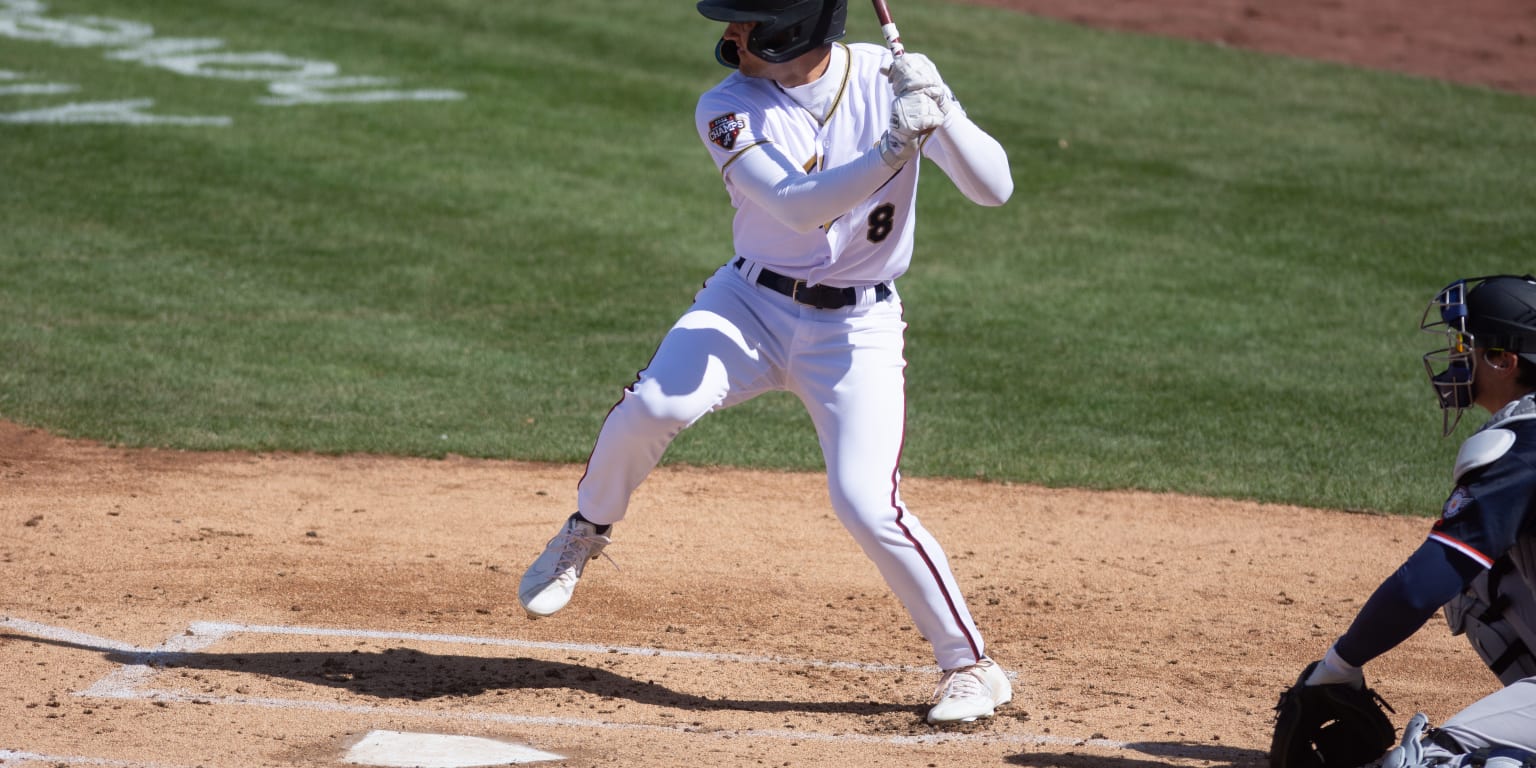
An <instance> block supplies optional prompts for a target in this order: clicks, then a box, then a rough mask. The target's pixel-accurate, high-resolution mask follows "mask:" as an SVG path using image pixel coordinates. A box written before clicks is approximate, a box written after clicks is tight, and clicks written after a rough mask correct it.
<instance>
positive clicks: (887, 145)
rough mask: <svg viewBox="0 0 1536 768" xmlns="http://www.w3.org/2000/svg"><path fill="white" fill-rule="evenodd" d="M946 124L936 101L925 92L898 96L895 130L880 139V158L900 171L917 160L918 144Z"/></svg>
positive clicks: (893, 112) (893, 106)
mask: <svg viewBox="0 0 1536 768" xmlns="http://www.w3.org/2000/svg"><path fill="white" fill-rule="evenodd" d="M943 124H944V111H943V110H941V109H939V105H938V104H937V103H936V102H934V100H933V97H931V96H929V95H928V94H926V93H923V92H921V91H918V92H914V93H909V94H907V95H905V96H898V97H897V98H896V100H895V101H893V102H891V127H890V128H888V129H887V130H886V132H885V135H884V136H881V137H880V157H881V158H882V159H884V160H885V164H886V165H889V166H890V167H891V168H893V169H900V168H901V167H902V166H904V165H906V164H907V163H908V162H910V161H911V160H912V158H914V157H917V150H918V140H919V139H920V138H921V137H923V136H924V135H926V134H929V133H932V132H933V130H934V129H935V128H938V127H939V126H941V125H943Z"/></svg>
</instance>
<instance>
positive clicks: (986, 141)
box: [923, 104, 1013, 206]
mask: <svg viewBox="0 0 1536 768" xmlns="http://www.w3.org/2000/svg"><path fill="white" fill-rule="evenodd" d="M923 152H924V154H926V155H928V157H929V158H931V159H932V160H933V162H934V163H936V164H938V166H939V168H940V169H942V170H943V171H944V174H945V175H946V176H948V177H949V178H950V180H951V181H953V182H954V183H955V187H956V188H957V189H959V190H960V192H961V194H963V195H965V196H966V198H967V199H969V200H970V201H971V202H973V203H976V204H977V205H986V206H996V205H1002V204H1003V203H1006V202H1008V198H1009V197H1010V196H1012V195H1013V174H1012V172H1011V171H1010V170H1009V168H1008V153H1007V151H1005V150H1004V149H1003V145H1002V144H999V143H998V141H997V139H994V138H992V136H991V135H989V134H988V133H987V132H986V131H983V130H982V129H981V128H980V127H979V126H977V125H976V123H974V122H972V121H971V119H970V118H969V117H967V116H966V114H965V110H963V109H961V108H960V106H959V104H955V105H954V106H952V107H951V108H950V110H949V112H948V114H946V115H945V117H944V127H942V128H940V129H939V130H937V131H934V132H933V135H932V136H931V137H929V139H928V143H927V144H926V145H924V147H923Z"/></svg>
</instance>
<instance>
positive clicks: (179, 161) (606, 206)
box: [0, 0, 1536, 513]
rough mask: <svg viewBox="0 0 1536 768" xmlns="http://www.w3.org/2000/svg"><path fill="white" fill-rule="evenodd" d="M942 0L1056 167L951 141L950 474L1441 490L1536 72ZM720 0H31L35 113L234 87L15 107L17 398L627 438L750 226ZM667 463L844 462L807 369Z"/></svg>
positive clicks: (912, 406)
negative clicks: (698, 127)
mask: <svg viewBox="0 0 1536 768" xmlns="http://www.w3.org/2000/svg"><path fill="white" fill-rule="evenodd" d="M866 10H867V9H865V8H864V7H863V6H855V9H854V12H853V13H852V17H853V18H851V20H850V35H849V38H850V40H854V41H877V40H878V39H879V35H878V31H877V29H876V25H875V23H874V21H873V19H872V18H866V17H872V14H871V13H866V12H865V11H866ZM104 19H107V20H113V19H115V20H131V21H134V22H137V23H140V24H147V25H151V26H152V27H153V30H154V36H155V38H156V39H159V40H162V41H164V40H168V39H210V38H216V39H218V40H220V41H222V42H223V45H224V48H223V49H222V50H224V51H226V52H277V53H280V54H283V55H285V56H287V57H291V58H292V59H302V60H315V61H325V62H330V63H332V64H334V65H335V66H336V67H338V68H339V70H340V74H341V75H342V76H372V77H380V78H389V79H391V80H393V81H394V84H393V85H391V86H389V87H392V88H399V89H422V90H430V89H448V90H453V91H457V92H460V93H462V94H463V96H464V98H462V99H457V100H444V101H388V102H378V103H344V104H323V105H301V106H269V105H265V104H263V103H261V101H260V100H261V99H263V98H264V97H269V96H270V95H271V94H270V92H269V89H268V86H269V83H267V82H261V81H253V80H232V79H222V78H210V77H196V76H188V75H185V74H180V73H178V72H176V71H172V70H170V69H167V68H164V67H159V66H149V65H146V64H145V63H143V62H142V61H133V60H124V59H122V58H114V57H113V56H112V55H111V54H112V53H113V52H114V51H117V52H121V51H122V50H123V49H124V46H121V45H119V46H112V45H103V44H97V45H89V44H75V45H64V44H59V43H58V42H52V41H49V40H47V39H40V38H46V37H47V33H48V30H49V29H50V27H49V25H50V24H53V25H57V24H69V23H74V24H80V25H88V26H91V25H94V26H98V27H99V26H101V25H103V24H104V22H103V20H104ZM7 20H8V21H7ZM900 22H901V24H902V30H903V32H904V36H905V38H906V39H907V42H908V45H909V47H911V48H912V49H913V50H918V51H922V52H925V53H927V54H929V55H930V56H932V57H933V58H934V60H935V61H936V62H937V64H938V65H939V67H940V69H941V71H942V72H943V73H944V75H945V78H946V80H947V81H949V83H950V84H951V86H952V87H953V88H954V90H955V91H956V92H957V94H958V95H959V97H960V99H961V100H962V101H963V102H964V104H965V105H966V107H967V109H968V111H969V112H970V113H971V115H972V116H973V118H975V120H976V121H977V122H978V123H979V124H981V125H982V126H983V127H984V128H986V129H987V130H988V131H989V132H991V133H992V134H993V135H994V136H996V137H997V138H998V139H999V140H1000V141H1001V142H1002V143H1003V144H1004V145H1005V146H1006V147H1007V149H1008V151H1009V155H1010V160H1011V164H1012V170H1013V175H1014V178H1015V181H1016V191H1015V194H1014V197H1013V199H1012V200H1011V201H1010V202H1009V204H1008V205H1007V206H1005V207H1003V208H1000V209H984V208H979V207H976V206H972V205H970V204H969V203H967V202H966V201H965V200H964V199H963V198H962V197H961V196H960V195H959V193H958V192H956V191H955V190H954V188H953V186H952V185H950V184H949V183H948V181H947V180H945V179H944V177H943V174H942V172H940V171H939V170H938V169H937V167H936V166H933V165H932V164H931V163H929V164H927V165H926V167H925V169H924V173H925V175H926V177H927V181H926V183H925V184H924V185H923V189H922V192H921V198H920V205H921V208H920V219H919V221H920V223H919V226H918V230H919V231H918V252H917V254H916V256H915V259H914V265H913V268H912V270H911V272H910V273H909V274H908V276H907V277H905V278H904V279H903V280H902V281H901V290H902V294H903V296H904V298H905V301H906V312H907V319H908V322H909V323H910V325H911V328H910V330H909V332H908V359H909V361H910V366H909V368H908V382H909V425H908V430H907V446H906V450H905V452H904V470H905V472H906V473H907V474H908V475H928V476H932V475H945V476H960V477H984V478H988V479H992V480H999V481H1014V482H1029V483H1043V484H1048V485H1053V486H1074V487H1085V488H1139V489H1151V490H1167V491H1181V492H1188V493H1195V494H1209V495H1217V496H1224V497H1234V498H1248V499H1258V500H1265V501H1277V502H1288V503H1297V504H1305V505H1313V506H1324V507H1334V508H1347V509H1369V510H1382V511H1390V512H1412V513H1428V512H1431V511H1433V510H1435V509H1437V507H1438V503H1439V500H1440V499H1441V498H1442V497H1443V495H1444V493H1445V491H1446V490H1447V484H1448V480H1449V477H1448V476H1449V466H1450V463H1451V460H1452V457H1453V456H1454V453H1455V450H1456V445H1457V442H1456V440H1455V439H1454V438H1453V439H1449V440H1441V439H1439V437H1438V435H1439V428H1440V417H1439V414H1438V411H1437V409H1436V408H1435V407H1434V405H1433V403H1432V398H1431V395H1430V392H1429V387H1428V384H1427V383H1426V381H1425V377H1424V372H1423V368H1422V366H1421V364H1420V362H1419V356H1420V355H1421V354H1422V353H1423V352H1425V351H1427V350H1428V349H1429V348H1430V347H1431V346H1432V345H1433V343H1434V341H1435V340H1434V339H1432V338H1431V337H1429V336H1426V335H1423V334H1421V333H1418V332H1417V330H1416V329H1417V326H1418V322H1419V319H1420V315H1421V313H1422V312H1423V309H1424V306H1425V303H1426V302H1427V300H1428V299H1429V297H1430V296H1431V295H1432V294H1433V293H1434V291H1435V290H1436V289H1437V288H1439V287H1440V286H1441V285H1443V284H1444V283H1446V282H1448V281H1449V280H1451V279H1453V278H1457V277H1463V276H1470V275H1480V274H1485V273H1490V272H1508V271H1529V270H1531V269H1533V268H1536V264H1533V262H1536V258H1533V255H1532V252H1531V246H1530V244H1531V243H1532V242H1536V215H1533V207H1532V206H1533V203H1536V182H1533V181H1532V180H1533V179H1536V131H1533V130H1532V126H1533V125H1536V100H1533V99H1531V98H1529V97H1522V96H1517V95H1511V94H1504V93H1497V92H1493V91H1488V90H1483V89H1478V88H1471V87H1463V86H1453V85H1449V84H1446V83H1441V82H1435V81H1428V80H1423V79H1416V78H1409V77H1402V76H1397V75H1392V74H1387V73H1379V72H1369V71H1360V70H1353V69H1349V68H1345V67H1340V66H1336V65H1329V64H1322V63H1315V62H1308V61H1299V60H1292V59H1286V58H1280V57H1274V56H1265V55H1260V54H1254V53H1249V52H1244V51H1239V50H1232V49H1226V48H1220V47H1213V46H1206V45H1201V44H1196V43H1187V42H1180V41H1171V40H1163V39H1156V38H1148V37H1139V36H1130V35H1124V34H1112V33H1105V32H1098V31H1092V30H1088V29H1083V28H1078V27H1074V26H1069V25H1065V24H1061V23H1057V22H1053V21H1048V20H1043V19H1038V18H1033V17H1029V16H1023V15H1017V14H1010V13H1007V12H1004V11H1000V10H996V9H988V8H977V7H969V6H963V5H954V4H948V3H942V2H937V1H935V0H907V1H906V2H904V3H903V5H902V8H901V10H900ZM7 24H9V26H6V25H7ZM7 29H8V30H9V32H8V33H5V30H7ZM719 29H720V27H719V25H717V24H715V23H712V22H709V21H707V20H705V19H703V18H702V17H700V16H699V15H698V14H697V13H696V12H695V11H694V9H693V4H692V3H691V2H661V1H660V0H648V1H642V0H603V1H602V2H598V1H597V0H562V1H561V2H559V3H487V2H484V1H483V0H411V1H410V2H405V1H404V0H366V1H365V0H311V1H308V2H281V1H278V0H272V1H266V2H259V3H258V2H253V0H218V1H210V0H135V2H132V3H128V2H125V1H124V0H56V1H54V2H48V3H40V2H36V1H35V0H25V1H24V0H8V1H7V0H0V72H3V73H7V74H5V75H0V120H4V119H5V118H4V117H3V116H5V115H13V116H14V115H17V114H22V113H26V112H29V111H35V110H40V109H45V108H49V107H56V106H58V105H61V104H65V103H82V102H97V101H117V100H125V99H153V100H154V104H153V112H155V113H157V114H164V115H216V116H222V117H227V118H228V119H229V124H228V125H225V126H169V125H139V126H131V125H60V124H26V123H19V122H0V417H3V418H7V419H11V420H14V421H18V422H21V423H24V424H29V425H35V426H38V427H42V428H46V429H48V430H50V431H53V432H57V433H59V434H63V435H69V436H79V437H89V438H96V439H101V440H106V441H109V442H112V443H116V444H122V445H127V446H172V447H179V448H187V449H214V450H222V449H253V450H295V451H316V452H322V453H344V452H375V453H389V454H412V455H423V456H441V455H445V454H449V453H453V454H461V455H468V456H483V457H505V458H517V459H530V460H540V461H559V462H572V461H581V460H583V459H584V458H585V456H586V454H587V451H588V450H589V449H590V447H591V442H592V439H593V438H594V437H595V435H596V431H597V428H598V426H599V425H600V423H601V420H602V417H603V416H604V414H605V413H606V411H607V409H608V407H609V406H610V405H611V404H612V403H613V402H614V401H615V400H616V399H617V397H618V395H619V392H620V389H621V388H622V387H623V386H624V385H626V384H628V383H629V382H630V381H631V380H632V378H633V376H634V374H635V372H636V371H637V370H639V369H640V368H641V367H643V366H644V365H645V363H646V361H647V359H648V358H649V356H650V353H651V351H652V350H653V349H654V346H655V344H656V343H657V342H658V341H659V340H660V338H661V336H662V334H663V333H664V332H665V330H666V329H667V327H668V326H669V325H670V323H671V322H672V321H673V320H674V319H675V318H676V316H677V315H678V314H679V313H681V312H682V311H683V310H684V309H685V308H686V307H687V305H688V302H689V300H690V298H691V296H692V294H693V292H694V291H695V290H696V289H697V287H698V285H699V284H700V282H701V281H702V280H703V279H704V278H705V277H706V276H708V274H709V273H710V272H711V271H712V270H713V269H714V268H715V267H716V266H718V265H719V264H720V263H722V262H724V261H725V260H726V259H727V258H728V256H729V255H730V254H729V247H730V238H729V226H730V214H731V210H730V206H729V203H728V200H727V198H726V195H725V193H724V191H723V189H722V187H721V184H720V181H719V178H718V174H717V173H716V172H715V170H714V169H713V166H712V165H711V163H710V161H709V159H708V157H707V155H706V153H705V150H704V149H703V147H702V146H700V144H699V140H698V138H697V136H696V135H695V133H694V129H693V126H692V113H693V106H694V103H695V100H696V99H697V97H698V95H699V94H700V93H701V92H703V91H704V90H705V89H707V88H708V87H709V86H711V85H712V84H713V83H714V82H716V81H717V80H718V79H719V78H720V77H721V76H723V75H724V73H725V71H724V70H723V69H720V68H719V67H718V66H717V65H716V64H715V63H714V61H713V57H712V54H711V49H712V47H713V44H714V40H715V38H716V37H717V35H718V33H719ZM39 83H67V84H72V85H75V86H77V90H75V91H73V92H69V93H42V92H26V89H22V88H17V87H16V86H17V85H20V84H34V85H35V84H39ZM1468 421H1469V422H1476V421H1480V417H1472V418H1470V419H1469V420H1468ZM1471 426H1472V425H1471V424H1465V425H1463V427H1462V429H1461V430H1460V434H1465V433H1466V432H1467V431H1469V429H1470V427H1471ZM667 461H670V462H687V463H692V464H721V465H750V466H760V467H773V468H786V469H814V468H817V467H819V466H820V456H819V453H818V451H817V447H816V443H815V438H814V435H813V432H812V430H811V426H810V422H809V419H808V418H807V417H806V416H805V415H804V413H803V412H802V410H801V408H800V405H799V403H798V402H797V401H795V400H794V399H793V398H792V397H790V396H788V395H783V396H770V397H765V398H761V399H759V400H758V401H754V402H753V403H749V404H747V405H745V406H741V407H739V408H736V409H732V410H730V411H726V412H722V413H719V414H714V415H711V416H709V417H707V418H706V419H704V420H703V421H701V422H700V423H699V424H698V425H696V426H695V427H694V428H692V429H691V430H689V431H687V432H685V433H684V434H683V436H682V437H681V438H680V439H679V440H678V441H677V443H675V444H674V446H673V448H672V450H671V452H670V453H669V454H668V456H667Z"/></svg>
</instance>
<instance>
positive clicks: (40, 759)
mask: <svg viewBox="0 0 1536 768" xmlns="http://www.w3.org/2000/svg"><path fill="white" fill-rule="evenodd" d="M0 762H3V763H11V762H17V763H53V764H55V765H60V764H62V765H101V766H110V768H174V767H173V766H170V765H167V764H165V763H144V762H138V761H131V760H113V759H110V758H105V757H80V756H76V755H43V754H38V753H36V752H22V751H19V750H15V749H0Z"/></svg>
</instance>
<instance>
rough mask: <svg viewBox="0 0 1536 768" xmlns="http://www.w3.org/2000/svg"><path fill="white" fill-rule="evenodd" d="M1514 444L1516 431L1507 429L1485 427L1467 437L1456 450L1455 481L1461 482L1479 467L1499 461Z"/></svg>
mask: <svg viewBox="0 0 1536 768" xmlns="http://www.w3.org/2000/svg"><path fill="white" fill-rule="evenodd" d="M1514 444H1515V433H1514V432H1511V431H1509V430H1507V429H1497V428H1495V429H1485V430H1483V431H1481V432H1478V433H1477V434H1475V435H1473V436H1471V437H1469V438H1467V441H1466V442H1465V443H1462V444H1461V450H1460V451H1457V452H1456V469H1455V471H1454V475H1455V477H1454V478H1453V480H1454V482H1458V483H1459V482H1461V478H1463V477H1465V476H1466V474H1467V473H1468V472H1471V471H1472V470H1474V469H1477V468H1478V467H1486V466H1488V465H1489V464H1492V463H1494V462H1495V461H1498V460H1499V457H1501V456H1503V455H1504V454H1506V453H1509V449H1510V448H1511V447H1513V446H1514Z"/></svg>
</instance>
